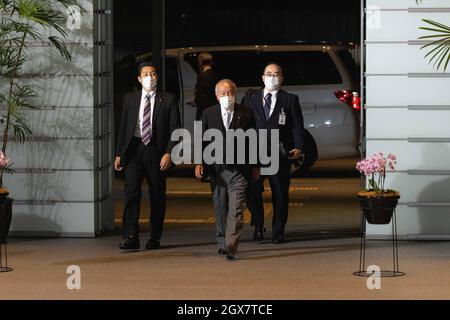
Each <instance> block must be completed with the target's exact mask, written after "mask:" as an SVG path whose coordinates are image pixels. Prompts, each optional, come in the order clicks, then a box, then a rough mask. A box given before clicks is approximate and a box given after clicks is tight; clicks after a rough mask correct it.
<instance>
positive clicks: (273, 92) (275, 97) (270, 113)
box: [263, 88, 280, 117]
mask: <svg viewBox="0 0 450 320" xmlns="http://www.w3.org/2000/svg"><path fill="white" fill-rule="evenodd" d="M279 90H280V89H278V90H276V91H272V92H270V91H269V90H267V89H266V88H264V95H263V108H264V102H265V100H266V96H267V94H268V93H271V94H272V103H271V104H270V111H269V117H270V116H271V115H272V112H273V110H274V109H275V104H276V103H277V96H278V91H279Z"/></svg>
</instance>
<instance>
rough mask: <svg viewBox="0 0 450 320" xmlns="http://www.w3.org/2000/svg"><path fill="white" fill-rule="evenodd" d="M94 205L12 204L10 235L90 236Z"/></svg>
mask: <svg viewBox="0 0 450 320" xmlns="http://www.w3.org/2000/svg"><path fill="white" fill-rule="evenodd" d="M93 211H94V204H93V203H56V204H52V205H13V212H14V217H13V223H14V229H13V230H12V235H18V236H20V235H27V236H29V235H35V236H56V237H61V236H62V237H67V236H72V237H93V236H95V229H94V215H93V214H92V212H93Z"/></svg>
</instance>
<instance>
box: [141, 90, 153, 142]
mask: <svg viewBox="0 0 450 320" xmlns="http://www.w3.org/2000/svg"><path fill="white" fill-rule="evenodd" d="M151 111H152V104H151V95H150V94H149V93H147V95H146V96H145V106H144V115H143V117H142V142H143V143H144V144H145V145H148V144H149V143H150V139H151V138H152V130H151V115H152V112H151Z"/></svg>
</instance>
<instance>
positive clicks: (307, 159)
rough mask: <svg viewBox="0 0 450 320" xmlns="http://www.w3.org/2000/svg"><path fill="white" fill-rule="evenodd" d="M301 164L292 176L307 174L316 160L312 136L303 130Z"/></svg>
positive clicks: (314, 143)
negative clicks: (303, 139) (303, 141)
mask: <svg viewBox="0 0 450 320" xmlns="http://www.w3.org/2000/svg"><path fill="white" fill-rule="evenodd" d="M302 157H303V162H302V164H301V166H300V167H299V168H298V169H297V170H296V171H295V172H293V173H292V175H295V176H297V175H301V174H303V173H305V172H307V171H308V170H309V169H310V168H311V167H312V166H313V165H314V163H315V162H316V160H317V146H316V142H315V141H314V138H313V137H312V135H311V134H310V133H309V132H308V130H305V143H304V146H303V150H302Z"/></svg>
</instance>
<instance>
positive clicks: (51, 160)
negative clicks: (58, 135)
mask: <svg viewBox="0 0 450 320" xmlns="http://www.w3.org/2000/svg"><path fill="white" fill-rule="evenodd" d="M8 157H9V158H10V159H11V160H12V161H13V162H14V167H15V168H52V169H92V168H93V167H94V147H93V144H92V141H91V140H52V141H33V142H27V143H25V144H18V143H11V144H10V145H9V151H8Z"/></svg>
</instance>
